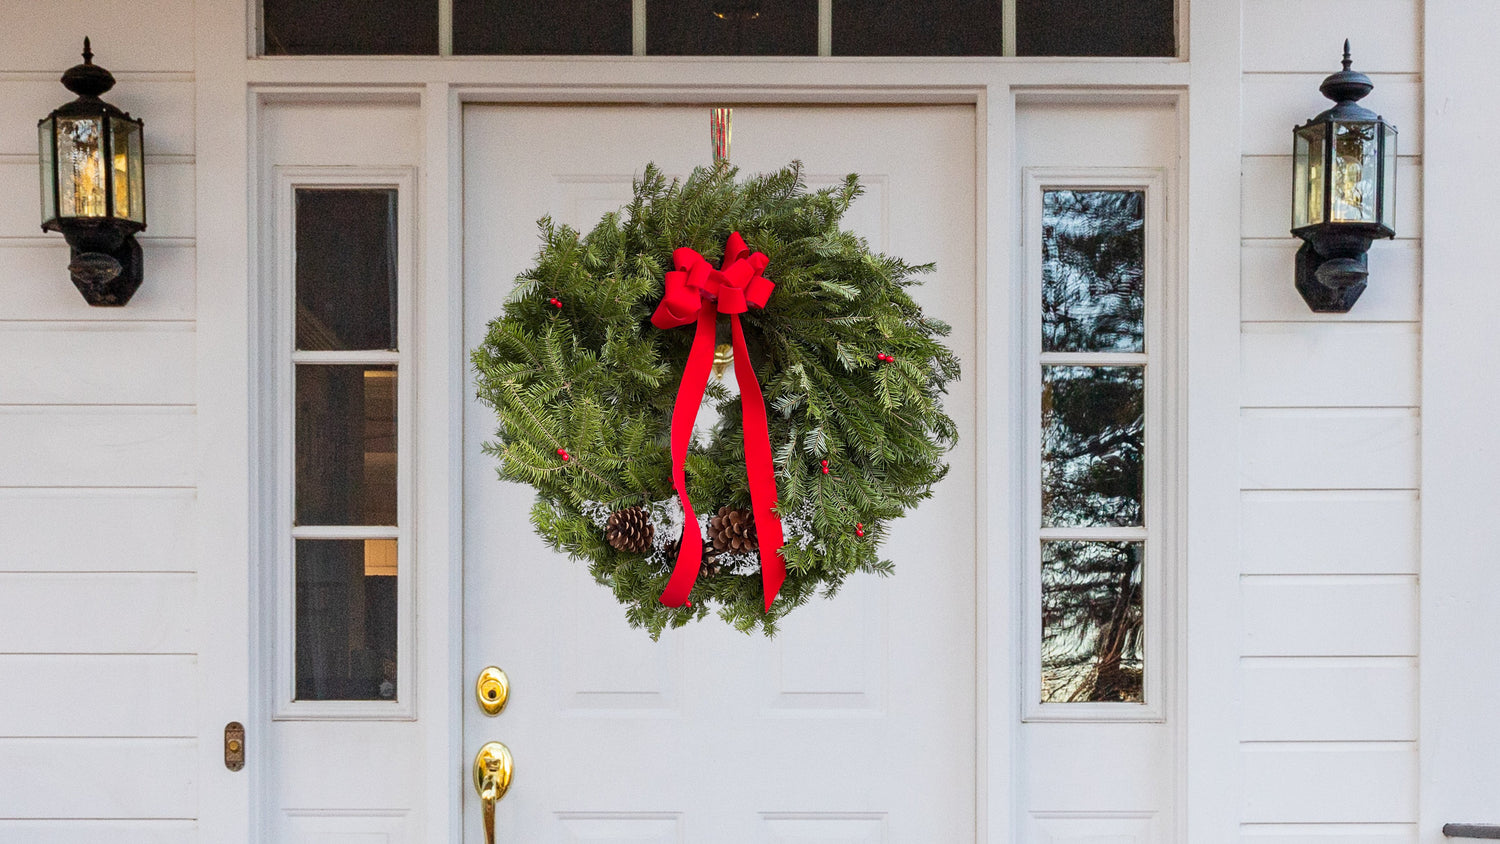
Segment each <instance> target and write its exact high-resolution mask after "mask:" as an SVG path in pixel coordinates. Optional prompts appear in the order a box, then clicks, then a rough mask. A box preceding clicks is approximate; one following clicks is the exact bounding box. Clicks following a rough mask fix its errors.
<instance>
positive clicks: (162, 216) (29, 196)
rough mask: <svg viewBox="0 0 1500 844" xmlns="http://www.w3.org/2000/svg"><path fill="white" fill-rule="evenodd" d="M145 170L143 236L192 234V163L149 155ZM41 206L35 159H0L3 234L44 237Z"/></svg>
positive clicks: (141, 236) (141, 237)
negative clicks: (144, 227) (144, 223)
mask: <svg viewBox="0 0 1500 844" xmlns="http://www.w3.org/2000/svg"><path fill="white" fill-rule="evenodd" d="M148 137H149V134H148ZM146 170H147V172H148V176H147V178H146V231H145V233H144V234H142V235H140V239H142V240H149V239H153V238H163V237H171V238H183V237H192V236H193V229H194V220H193V206H194V198H195V192H194V185H193V164H192V162H190V161H188V162H183V161H177V160H172V159H165V160H164V159H162V158H160V157H156V156H153V155H150V154H148V155H147V156H146ZM41 207H42V200H41V191H40V188H38V186H37V162H36V160H35V159H34V158H24V159H4V160H0V237H40V236H42V234H43V232H42V228H41ZM63 266H67V263H66V262H64V264H63Z"/></svg>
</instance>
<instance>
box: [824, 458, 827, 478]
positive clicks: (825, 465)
mask: <svg viewBox="0 0 1500 844" xmlns="http://www.w3.org/2000/svg"><path fill="white" fill-rule="evenodd" d="M823 474H825V475H826V474H828V461H827V460H824V461H823Z"/></svg>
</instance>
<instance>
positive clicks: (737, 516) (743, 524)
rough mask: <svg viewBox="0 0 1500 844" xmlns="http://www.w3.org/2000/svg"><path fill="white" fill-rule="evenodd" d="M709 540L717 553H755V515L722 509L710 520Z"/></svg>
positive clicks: (726, 507) (744, 511) (745, 511)
mask: <svg viewBox="0 0 1500 844" xmlns="http://www.w3.org/2000/svg"><path fill="white" fill-rule="evenodd" d="M708 538H709V541H711V542H712V543H713V546H714V550H716V551H732V552H736V553H739V552H749V551H754V550H755V514H754V513H752V512H751V511H749V510H734V509H731V508H729V507H728V506H724V507H720V508H719V512H718V513H717V514H716V515H715V516H714V517H713V518H712V519H709V520H708Z"/></svg>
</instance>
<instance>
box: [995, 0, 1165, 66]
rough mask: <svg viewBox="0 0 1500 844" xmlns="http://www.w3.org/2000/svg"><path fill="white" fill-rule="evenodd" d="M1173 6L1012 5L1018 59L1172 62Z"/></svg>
mask: <svg viewBox="0 0 1500 844" xmlns="http://www.w3.org/2000/svg"><path fill="white" fill-rule="evenodd" d="M1174 11H1175V10H1174V9H1173V0H1016V54H1017V55H1021V56H1175V55H1177V36H1176V33H1175V29H1176V20H1175V17H1174Z"/></svg>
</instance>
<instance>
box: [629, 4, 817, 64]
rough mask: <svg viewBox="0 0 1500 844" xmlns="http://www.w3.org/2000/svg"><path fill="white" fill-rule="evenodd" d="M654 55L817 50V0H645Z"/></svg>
mask: <svg viewBox="0 0 1500 844" xmlns="http://www.w3.org/2000/svg"><path fill="white" fill-rule="evenodd" d="M646 52H647V53H648V54H650V55H655V56H815V55H817V53H818V3H817V0H671V1H670V2H665V1H664V0H647V3H646Z"/></svg>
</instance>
